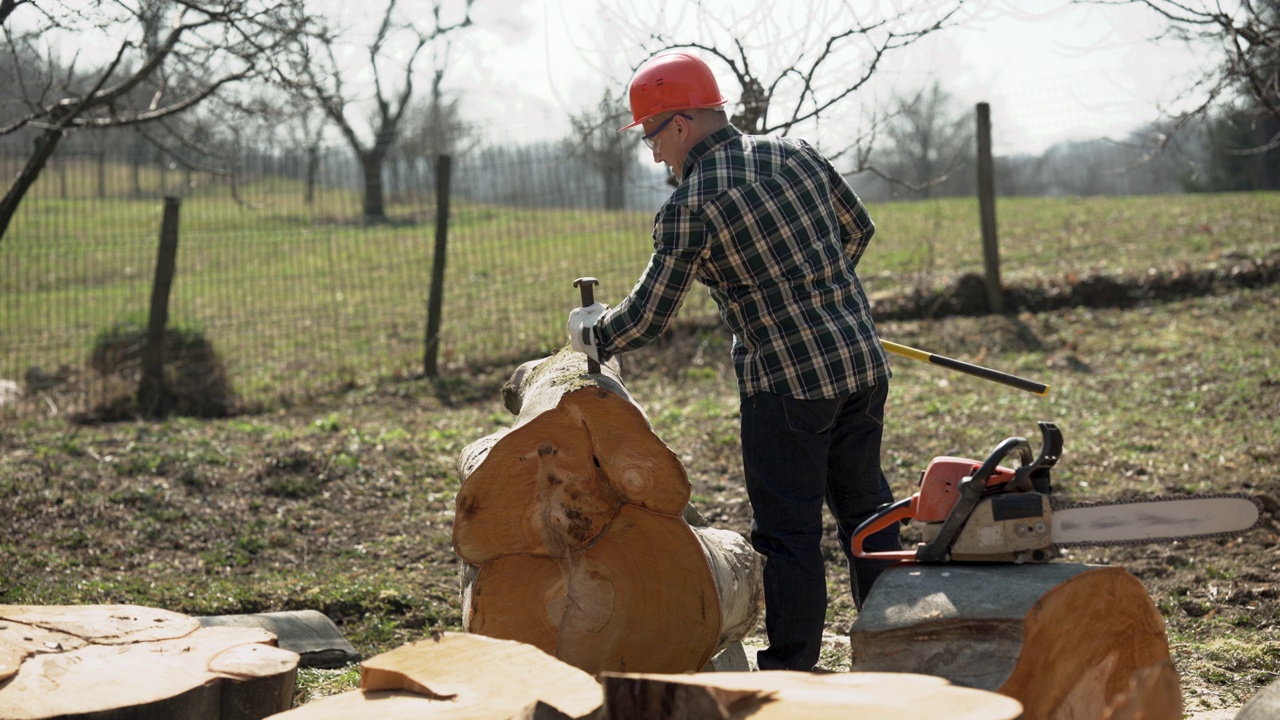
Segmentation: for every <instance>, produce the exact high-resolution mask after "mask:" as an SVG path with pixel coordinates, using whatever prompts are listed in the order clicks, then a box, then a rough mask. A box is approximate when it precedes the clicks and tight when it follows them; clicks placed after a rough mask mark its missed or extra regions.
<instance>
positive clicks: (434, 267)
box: [422, 155, 452, 378]
mask: <svg viewBox="0 0 1280 720" xmlns="http://www.w3.org/2000/svg"><path fill="white" fill-rule="evenodd" d="M451 175H452V160H451V159H450V157H449V156H448V155H439V156H437V157H436V252H435V259H434V260H433V261H432V263H431V295H430V297H429V298H428V299H427V339H426V346H425V348H424V349H423V357H422V371H423V372H422V374H423V375H425V376H426V377H428V378H436V377H439V375H440V373H439V370H438V369H437V366H436V362H437V359H438V357H439V355H440V314H441V310H442V306H443V305H444V263H445V258H446V256H447V253H446V248H447V247H448V244H449V178H450V176H451Z"/></svg>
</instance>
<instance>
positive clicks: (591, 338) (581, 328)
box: [569, 303, 608, 362]
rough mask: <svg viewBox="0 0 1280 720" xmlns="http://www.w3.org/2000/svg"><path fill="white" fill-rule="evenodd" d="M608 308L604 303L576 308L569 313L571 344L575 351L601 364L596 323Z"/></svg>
mask: <svg viewBox="0 0 1280 720" xmlns="http://www.w3.org/2000/svg"><path fill="white" fill-rule="evenodd" d="M607 309H608V307H607V306H606V305H604V304H602V303H596V304H594V305H588V306H586V307H578V308H574V309H573V310H572V311H571V312H570V313H569V344H570V345H572V346H573V349H574V350H577V351H578V352H580V353H586V355H587V357H589V358H591V359H592V360H595V361H596V362H600V349H599V348H597V347H596V340H597V338H596V321H598V320H599V319H600V316H601V315H604V311H605V310H607Z"/></svg>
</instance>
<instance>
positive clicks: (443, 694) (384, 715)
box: [276, 633, 1021, 720]
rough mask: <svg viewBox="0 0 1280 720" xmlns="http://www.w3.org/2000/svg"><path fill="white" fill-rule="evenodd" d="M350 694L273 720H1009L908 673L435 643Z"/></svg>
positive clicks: (994, 706) (395, 657) (375, 670)
mask: <svg viewBox="0 0 1280 720" xmlns="http://www.w3.org/2000/svg"><path fill="white" fill-rule="evenodd" d="M360 687H361V689H359V690H354V691H351V692H347V693H343V694H341V695H336V696H333V697H329V698H324V699H321V700H317V701H315V702H312V703H308V704H306V705H303V706H301V707H299V708H297V709H295V710H291V711H289V712H287V713H282V714H281V715H278V716H276V717H278V718H279V719H280V720H362V719H366V718H367V719H370V720H374V719H376V720H419V719H420V718H442V719H443V718H447V719H448V720H569V719H573V720H632V719H634V720H650V719H652V718H662V719H663V720H706V719H708V718H710V719H715V720H745V719H746V718H750V719H751V720H812V719H813V718H826V717H832V718H835V717H844V716H847V715H857V716H859V717H868V718H872V717H875V718H895V719H896V720H937V719H938V718H947V719H948V720H1012V719H1013V718H1017V717H1019V715H1020V712H1021V706H1020V705H1019V704H1018V702H1017V701H1016V700H1013V699H1011V698H1008V697H1004V696H1002V695H998V694H996V693H992V692H986V691H982V690H974V689H971V688H961V687H956V686H954V685H951V684H950V683H948V682H947V681H946V680H943V679H941V678H936V677H930V676H927V675H913V674H908V673H895V674H886V673H861V674H849V673H840V674H830V675H812V674H809V673H797V672H777V671H775V672H755V673H720V672H710V673H696V674H688V673H684V674H638V673H602V674H601V675H600V677H599V679H597V678H594V677H592V676H591V675H588V674H587V673H585V672H583V671H581V670H579V669H577V668H575V667H573V666H571V665H569V664H567V663H563V662H560V661H558V660H556V659H554V658H552V657H550V656H549V655H547V654H546V653H543V652H541V651H539V650H537V649H535V648H533V647H531V646H529V645H525V644H523V643H517V642H513V641H510V640H495V639H493V638H488V637H483V636H480V635H475V634H466V633H441V634H438V635H435V636H433V637H432V638H429V639H426V640H420V641H418V642H416V643H412V644H410V645H406V646H403V647H401V648H397V649H396V650H392V651H391V652H389V653H385V654H383V655H380V656H377V657H374V658H370V659H369V660H366V661H365V662H364V664H363V666H362V669H361V675H360Z"/></svg>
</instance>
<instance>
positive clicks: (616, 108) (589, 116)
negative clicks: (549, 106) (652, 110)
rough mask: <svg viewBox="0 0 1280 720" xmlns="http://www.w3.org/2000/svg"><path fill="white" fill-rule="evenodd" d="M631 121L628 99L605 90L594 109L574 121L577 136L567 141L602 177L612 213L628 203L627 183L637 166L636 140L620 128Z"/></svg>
mask: <svg viewBox="0 0 1280 720" xmlns="http://www.w3.org/2000/svg"><path fill="white" fill-rule="evenodd" d="M630 121H631V113H630V111H629V110H628V109H627V105H626V102H625V100H624V99H623V98H620V97H617V96H615V95H614V94H613V91H612V90H605V92H604V95H603V96H602V97H601V98H600V102H599V104H597V105H596V107H595V109H594V110H589V111H587V112H584V113H582V114H580V115H575V116H573V117H571V118H570V122H571V123H572V125H573V135H572V136H571V137H570V138H569V139H567V140H565V142H564V144H565V147H566V148H567V149H568V151H569V153H570V154H571V155H573V156H574V157H578V158H580V159H582V161H583V162H585V163H586V164H587V165H588V166H589V167H591V168H592V169H593V170H595V171H596V172H598V173H599V174H600V179H601V180H602V181H603V183H604V207H605V208H606V209H608V210H621V209H622V208H623V207H625V206H626V203H627V194H626V180H627V173H629V172H630V171H631V168H632V167H634V166H635V164H636V138H635V136H634V135H631V134H627V133H619V132H618V128H620V127H622V126H623V125H626V124H627V123H628V122H630Z"/></svg>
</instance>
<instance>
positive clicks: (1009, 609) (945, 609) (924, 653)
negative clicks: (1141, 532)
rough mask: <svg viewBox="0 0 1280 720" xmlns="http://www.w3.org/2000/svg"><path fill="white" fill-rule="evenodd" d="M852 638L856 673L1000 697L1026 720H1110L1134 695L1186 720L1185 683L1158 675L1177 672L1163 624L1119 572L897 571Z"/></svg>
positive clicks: (1134, 582) (1065, 568) (1060, 568)
mask: <svg viewBox="0 0 1280 720" xmlns="http://www.w3.org/2000/svg"><path fill="white" fill-rule="evenodd" d="M850 641H851V642H850V645H851V648H852V655H853V660H852V669H853V670H855V671H879V672H920V673H928V674H930V675H937V676H939V677H943V678H946V679H948V680H950V681H951V682H954V683H956V684H957V685H965V686H969V687H975V688H981V689H984V690H995V691H998V692H1000V693H1003V694H1005V695H1008V696H1010V697H1013V698H1016V699H1017V700H1018V701H1020V702H1021V703H1022V704H1023V706H1024V708H1025V711H1026V717H1028V718H1046V719H1047V720H1066V719H1067V718H1070V719H1072V720H1084V719H1093V718H1102V717H1103V714H1104V713H1105V712H1107V711H1108V709H1109V708H1111V709H1113V710H1114V709H1118V708H1119V707H1120V706H1122V705H1124V704H1125V703H1127V702H1129V701H1130V700H1129V696H1130V695H1133V694H1134V693H1135V692H1136V693H1140V694H1142V695H1143V696H1144V697H1145V700H1144V701H1143V702H1144V704H1146V705H1147V706H1151V707H1154V706H1161V707H1166V708H1168V707H1177V708H1178V711H1177V713H1176V714H1173V715H1171V716H1170V717H1172V718H1179V717H1181V696H1180V695H1179V694H1178V689H1177V688H1178V685H1177V683H1176V682H1174V683H1172V687H1171V688H1170V684H1169V683H1168V682H1167V681H1165V680H1163V679H1162V678H1161V672H1162V671H1161V670H1160V668H1162V667H1165V666H1167V667H1168V669H1169V670H1171V665H1170V662H1171V661H1170V657H1169V643H1168V639H1167V637H1166V636H1165V630H1164V618H1163V617H1161V615H1160V612H1159V611H1158V610H1157V609H1156V607H1155V604H1154V603H1152V601H1151V598H1150V596H1149V595H1148V594H1147V591H1146V589H1145V588H1144V587H1143V586H1142V583H1141V582H1139V581H1138V579H1137V578H1135V577H1133V576H1132V575H1130V574H1129V573H1128V572H1126V571H1125V570H1124V569H1122V568H1116V567H1100V566H1089V565H1077V564H1069V563H1045V564H1038V565H962V564H955V563H952V564H944V565H917V564H906V565H899V566H897V567H893V568H890V569H889V570H888V571H886V572H885V573H884V575H882V576H881V577H880V578H879V579H878V580H877V581H876V586H875V588H874V589H873V590H872V591H871V595H870V596H869V597H868V598H867V602H866V605H865V606H864V607H863V609H862V612H861V613H859V615H858V618H857V620H856V621H854V623H853V627H852V629H851V632H850ZM1163 672H1164V673H1165V675H1166V676H1167V672H1168V670H1165V671H1163ZM1148 717H1149V718H1153V719H1154V718H1159V717H1164V715H1159V714H1148Z"/></svg>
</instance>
